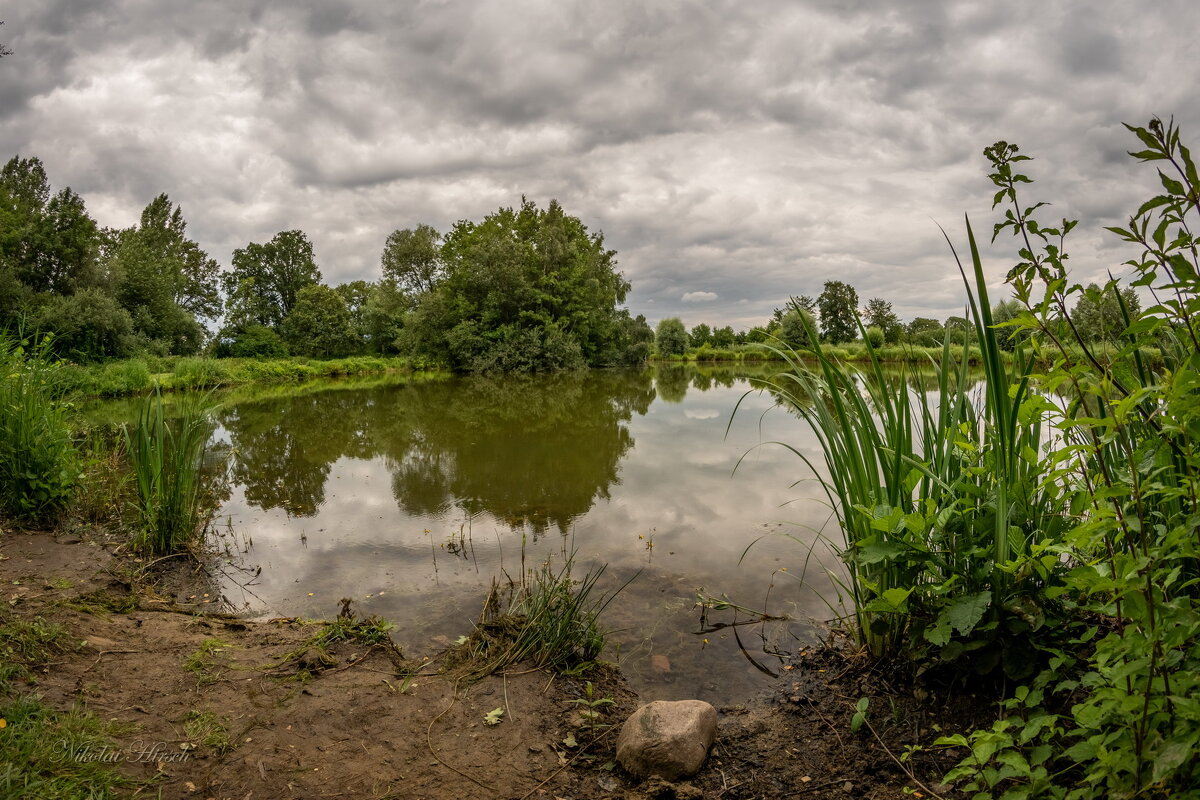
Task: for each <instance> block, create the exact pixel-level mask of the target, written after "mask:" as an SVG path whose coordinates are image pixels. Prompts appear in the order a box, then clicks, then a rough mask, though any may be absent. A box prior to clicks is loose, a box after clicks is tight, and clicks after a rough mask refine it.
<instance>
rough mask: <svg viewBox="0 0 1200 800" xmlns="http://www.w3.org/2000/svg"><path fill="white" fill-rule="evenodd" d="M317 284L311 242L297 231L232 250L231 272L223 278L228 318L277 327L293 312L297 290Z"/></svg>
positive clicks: (285, 232) (316, 272) (318, 279)
mask: <svg viewBox="0 0 1200 800" xmlns="http://www.w3.org/2000/svg"><path fill="white" fill-rule="evenodd" d="M247 281H249V283H247ZM320 282H321V271H320V270H319V269H317V262H316V258H315V256H314V255H313V246H312V243H311V242H310V241H309V240H308V237H307V236H305V235H304V232H303V231H298V230H291V231H280V232H279V233H277V234H275V236H274V237H272V239H271V241H269V242H267V243H266V244H258V243H257V242H251V243H250V244H248V245H246V246H245V247H243V248H240V249H238V250H234V251H233V269H232V270H230V271H229V272H227V273H225V275H224V276H223V277H222V283H223V285H224V288H225V296H226V297H227V298H229V299H228V300H227V304H229V305H230V308H229V312H230V313H231V315H239V316H242V317H246V316H249V317H252V319H250V320H249V321H251V322H255V323H257V324H259V325H266V326H267V327H269V328H278V327H279V325H280V324H281V323H282V322H283V320H284V318H286V317H287V316H288V314H290V313H291V312H292V309H293V308H295V306H296V301H297V299H298V297H299V294H300V290H302V289H304V288H305V287H306V286H312V285H314V284H317V283H320ZM251 293H252V294H253V295H254V300H253V301H251V300H250V298H249V295H250V294H251Z"/></svg>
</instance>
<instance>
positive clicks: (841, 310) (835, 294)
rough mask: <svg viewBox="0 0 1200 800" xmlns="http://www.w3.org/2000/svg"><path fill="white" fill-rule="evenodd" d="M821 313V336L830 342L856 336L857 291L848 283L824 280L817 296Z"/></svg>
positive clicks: (837, 341) (846, 340) (842, 340)
mask: <svg viewBox="0 0 1200 800" xmlns="http://www.w3.org/2000/svg"><path fill="white" fill-rule="evenodd" d="M817 308H818V310H819V311H820V314H821V336H822V337H824V338H825V339H826V340H827V341H829V342H831V343H832V344H839V343H841V342H851V341H854V340H855V339H857V338H858V319H857V309H858V292H856V291H854V287H853V286H851V285H850V284H848V283H842V282H841V281H826V282H825V289H824V291H822V292H821V296H820V297H818V298H817Z"/></svg>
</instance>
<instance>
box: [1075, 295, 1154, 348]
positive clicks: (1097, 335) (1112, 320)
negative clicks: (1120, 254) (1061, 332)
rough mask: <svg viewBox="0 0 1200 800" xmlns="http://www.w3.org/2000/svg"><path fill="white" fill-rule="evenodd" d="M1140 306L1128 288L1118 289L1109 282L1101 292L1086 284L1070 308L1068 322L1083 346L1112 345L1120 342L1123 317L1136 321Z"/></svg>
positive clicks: (1135, 296) (1123, 324) (1123, 322)
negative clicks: (1070, 322)
mask: <svg viewBox="0 0 1200 800" xmlns="http://www.w3.org/2000/svg"><path fill="white" fill-rule="evenodd" d="M1118 294H1119V295H1120V296H1119V297H1118ZM1141 306H1142V304H1141V301H1140V300H1138V296H1137V292H1136V291H1134V289H1133V287H1132V286H1126V287H1125V288H1123V289H1122V288H1120V287H1119V286H1118V285H1117V283H1116V281H1113V282H1111V283H1110V284H1109V285H1108V286H1106V287H1105V288H1103V289H1102V288H1100V287H1099V286H1097V285H1096V284H1094V283H1089V284H1088V285H1087V287H1086V288H1085V289H1084V290H1083V291H1082V292H1080V293H1079V299H1078V300H1077V301H1076V303H1075V307H1074V308H1073V309H1071V320H1072V321H1073V322H1074V323H1075V329H1076V330H1077V331H1078V332H1079V337H1080V338H1081V339H1083V341H1084V343H1085V344H1097V343H1101V342H1107V343H1110V344H1113V343H1117V342H1119V341H1120V338H1121V334H1122V333H1123V332H1124V331H1125V327H1126V325H1127V323H1126V322H1125V320H1126V318H1127V317H1128V318H1129V319H1133V318H1136V317H1137V316H1138V313H1139V312H1140V311H1141Z"/></svg>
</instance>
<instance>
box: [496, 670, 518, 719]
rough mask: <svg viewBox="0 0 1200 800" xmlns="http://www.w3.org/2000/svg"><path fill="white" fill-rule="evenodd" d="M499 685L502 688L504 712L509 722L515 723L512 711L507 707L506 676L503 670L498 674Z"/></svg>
mask: <svg viewBox="0 0 1200 800" xmlns="http://www.w3.org/2000/svg"><path fill="white" fill-rule="evenodd" d="M500 685H501V686H502V687H503V688H504V710H505V711H506V712H507V713H508V718H509V720H511V721H513V722H516V718H515V717H513V713H512V709H511V708H509V707H508V675H506V674H505V673H504V671H503V670H501V672H500Z"/></svg>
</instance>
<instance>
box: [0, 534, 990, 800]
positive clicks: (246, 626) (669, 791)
mask: <svg viewBox="0 0 1200 800" xmlns="http://www.w3.org/2000/svg"><path fill="white" fill-rule="evenodd" d="M145 567H146V564H145V563H142V562H137V561H135V560H134V559H133V558H132V557H130V556H128V555H126V554H123V553H122V552H121V548H120V546H119V543H118V542H116V541H107V540H105V538H104V536H103V533H102V532H101V531H99V530H91V531H83V532H80V531H73V532H71V533H69V534H68V533H64V532H58V533H57V534H56V533H54V532H49V531H13V530H6V531H5V532H4V533H3V534H0V586H2V587H3V592H4V596H3V600H4V605H3V614H4V615H6V616H5V617H4V619H3V620H0V622H5V623H7V622H9V621H11V620H14V619H15V620H33V619H39V618H40V619H42V620H45V621H47V622H50V623H56V624H59V625H62V626H63V627H64V628H65V629H66V631H67V632H68V635H67V637H66V641H67V643H68V644H67V646H65V647H64V648H63V650H64V652H61V653H60V654H59V655H57V656H56V657H55V658H54V660H53V661H51V662H50V663H45V664H40V665H37V667H36V668H35V669H34V670H33V671H32V673H31V675H30V677H29V678H27V679H26V680H25V681H22V682H20V683H18V684H17V685H15V686H14V687H13V691H12V692H11V694H14V695H29V694H37V695H40V696H41V697H42V701H43V703H44V704H45V705H47V706H49V707H51V708H54V709H60V710H67V709H70V708H72V707H75V706H79V707H82V708H83V709H85V710H87V711H89V712H91V713H92V714H94V715H96V716H97V717H100V718H102V719H104V720H109V721H115V722H118V723H121V726H120V729H121V731H122V732H121V733H120V734H119V735H118V736H117V737H116V739H115V743H114V750H113V751H111V752H106V753H98V752H91V753H79V752H75V753H64V757H67V758H75V759H79V758H93V759H97V760H99V759H104V760H107V761H109V762H111V763H112V764H113V766H114V767H115V768H117V769H119V770H121V771H123V772H124V773H125V774H126V775H128V776H129V777H131V778H133V779H135V780H136V781H137V782H138V783H137V784H136V785H134V786H132V787H131V788H130V789H129V792H128V793H129V794H130V795H131V796H148V797H157V796H161V797H163V798H214V800H224V799H225V798H230V799H231V800H234V799H236V800H248V799H249V798H255V799H257V800H262V799H263V798H335V797H348V798H349V797H354V798H364V797H365V798H380V799H382V798H425V799H426V800H451V798H453V800H474V798H480V799H482V798H628V799H629V800H633V799H635V798H647V797H652V798H673V797H677V798H700V797H714V798H715V797H722V798H746V799H749V798H777V797H780V798H781V797H799V796H803V797H811V798H850V797H854V798H901V797H904V796H906V795H905V793H904V790H905V789H909V790H913V791H915V792H916V793H917V796H925V797H931V796H937V795H942V796H951V794H950V793H949V790H948V788H947V787H943V786H939V785H937V782H938V780H939V776H940V775H942V774H943V773H944V771H945V770H946V769H948V768H949V767H950V766H952V765H953V764H954V763H956V761H957V760H958V757H959V754H956V753H953V752H941V753H937V752H923V753H920V754H918V755H917V756H915V757H913V758H912V759H909V760H907V761H902V759H901V756H902V754H903V753H904V752H905V750H906V748H907V747H908V745H912V744H918V743H928V742H930V741H932V740H933V738H935V737H936V736H938V735H940V734H941V733H943V732H952V731H955V730H963V729H965V728H966V727H967V726H969V725H970V724H972V723H978V722H984V721H985V717H986V714H987V713H988V711H989V706H988V704H987V702H986V700H985V699H984V698H982V697H979V696H976V695H973V694H972V693H971V692H970V691H968V690H967V689H966V687H939V686H930V685H926V684H922V683H920V682H914V681H912V680H910V679H908V678H906V677H904V676H902V675H900V674H898V673H897V672H896V671H894V670H889V669H886V668H884V667H883V666H881V665H878V664H871V663H869V662H868V661H867V660H866V659H864V658H863V657H862V655H861V654H859V653H857V652H856V651H855V650H854V649H853V648H852V647H849V646H848V645H846V644H845V643H841V644H833V645H831V646H826V647H819V648H814V649H810V650H806V651H803V652H800V653H797V654H796V655H795V657H794V659H793V660H792V663H790V664H788V665H786V666H785V669H784V673H783V677H781V678H780V679H779V681H778V682H777V683H776V685H775V686H773V687H772V688H771V689H770V690H769V691H766V692H764V694H763V696H762V697H761V698H759V699H757V700H755V701H754V702H751V703H748V704H745V705H738V706H730V707H724V708H719V709H718V711H719V712H720V723H719V730H718V738H717V743H716V745H715V746H714V748H713V751H712V754H711V756H710V758H709V760H708V762H707V764H706V765H705V767H704V768H703V770H702V771H701V772H700V773H699V774H698V775H697V776H695V777H694V778H693V779H691V780H689V781H686V782H681V783H677V784H668V783H665V782H661V781H649V782H639V781H636V780H635V779H633V778H632V777H630V776H629V775H627V774H625V773H624V772H623V771H622V770H621V768H620V767H619V766H616V765H615V764H614V763H613V761H614V758H613V748H614V743H615V741H616V731H617V729H618V727H619V724H620V722H621V721H622V720H623V719H624V718H625V716H627V715H628V713H630V712H631V711H632V710H633V709H634V708H636V706H637V705H638V698H637V696H636V695H635V694H634V693H633V692H632V691H630V690H629V689H628V688H627V686H626V685H625V683H624V682H623V681H622V679H621V677H620V674H619V671H617V670H594V671H592V672H591V673H590V674H587V675H584V676H579V677H564V676H561V675H552V674H550V673H547V672H545V671H542V670H536V669H525V668H517V669H512V670H509V671H507V672H505V673H504V674H500V675H492V676H490V677H487V678H485V679H483V680H481V681H477V682H468V681H466V680H464V679H462V678H461V671H460V670H455V669H454V668H453V667H450V666H448V665H449V663H450V662H451V661H452V660H453V659H452V658H441V657H438V658H433V659H424V660H413V659H406V658H405V656H404V654H403V653H401V652H399V651H398V650H397V649H396V648H395V647H393V646H390V644H388V643H373V644H368V643H366V641H365V640H355V639H353V638H350V639H348V640H344V641H336V642H332V643H330V644H329V646H328V647H327V648H323V649H322V652H321V653H320V657H319V658H318V657H316V654H315V653H313V652H310V651H311V650H312V649H313V648H312V647H311V642H312V640H313V636H314V634H315V633H316V632H318V631H320V630H321V627H320V624H319V623H313V622H306V621H302V620H292V619H280V620H274V621H271V622H265V623H263V622H259V623H254V622H248V621H245V620H241V619H237V618H236V617H232V616H229V615H224V614H220V613H216V612H214V611H213V609H214V608H215V603H214V600H215V597H212V596H205V595H206V584H205V581H206V578H205V576H204V573H203V570H201V569H199V568H198V565H196V564H195V562H189V561H188V559H186V558H179V559H169V560H167V561H166V562H163V563H161V564H158V565H154V566H153V567H152V568H151V569H150V570H149V571H146V570H145ZM208 594H209V595H211V594H212V593H211V592H209V593H208ZM352 613H353V612H352ZM394 622H395V623H397V624H403V621H402V620H396V621H394ZM831 641H833V642H835V643H836V642H837V641H838V640H837V638H836V637H832V638H831ZM588 681H591V682H592V683H593V695H592V697H604V698H611V699H612V700H613V701H614V702H613V704H612V705H611V706H610V705H608V704H604V705H603V706H600V707H599V708H601V710H602V716H600V717H598V718H594V719H591V720H589V719H588V718H587V715H586V714H581V713H580V712H581V711H586V710H587V705H586V704H585V703H581V702H578V701H580V700H581V699H584V698H586V697H587V693H586V689H587V686H586V683H587V682H588ZM862 697H868V698H870V709H871V710H870V711H869V713H868V716H867V724H866V725H861V726H860V727H859V729H858V731H852V730H851V723H850V721H851V717H852V715H853V713H854V710H855V704H856V703H857V702H858V700H859V698H862ZM9 699H11V698H9ZM497 710H502V711H500V712H498V711H497ZM489 723H494V724H489ZM5 733H6V731H5V730H0V750H3V749H4V746H5V745H4V735H5Z"/></svg>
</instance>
